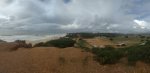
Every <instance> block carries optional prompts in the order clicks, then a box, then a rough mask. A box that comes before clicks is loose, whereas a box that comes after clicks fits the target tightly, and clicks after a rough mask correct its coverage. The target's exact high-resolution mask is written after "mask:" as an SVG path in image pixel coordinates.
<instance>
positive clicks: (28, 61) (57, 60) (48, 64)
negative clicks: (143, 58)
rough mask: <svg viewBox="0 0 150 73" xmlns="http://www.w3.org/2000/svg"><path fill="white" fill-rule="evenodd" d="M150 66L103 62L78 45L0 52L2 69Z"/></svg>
mask: <svg viewBox="0 0 150 73" xmlns="http://www.w3.org/2000/svg"><path fill="white" fill-rule="evenodd" d="M149 69H150V67H149V66H148V65H146V64H143V63H138V64H137V66H136V67H131V66H127V65H126V64H123V63H118V64H114V65H105V66H103V65H100V64H99V63H97V62H95V61H94V60H93V55H92V54H91V53H88V52H83V51H82V50H81V49H78V48H72V47H70V48H65V49H59V48H54V47H47V48H45V47H38V48H32V49H24V48H20V49H18V50H16V51H11V52H0V73H150V70H149Z"/></svg>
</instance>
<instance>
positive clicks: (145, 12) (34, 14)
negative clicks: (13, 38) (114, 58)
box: [0, 0, 150, 34]
mask: <svg viewBox="0 0 150 73" xmlns="http://www.w3.org/2000/svg"><path fill="white" fill-rule="evenodd" d="M149 6H150V1H149V0H1V2H0V28H1V32H0V34H10V33H11V34H49V33H59V32H60V33H63V32H83V31H87V32H123V33H129V32H147V31H148V30H149V29H150V26H149V22H150V14H149V13H150V10H149ZM10 29H11V30H10ZM4 31H5V32H4Z"/></svg>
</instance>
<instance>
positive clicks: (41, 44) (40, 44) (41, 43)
mask: <svg viewBox="0 0 150 73" xmlns="http://www.w3.org/2000/svg"><path fill="white" fill-rule="evenodd" d="M41 46H45V44H44V43H43V42H40V43H37V44H35V45H34V47H41Z"/></svg>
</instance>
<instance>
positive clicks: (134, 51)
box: [127, 45, 150, 64]
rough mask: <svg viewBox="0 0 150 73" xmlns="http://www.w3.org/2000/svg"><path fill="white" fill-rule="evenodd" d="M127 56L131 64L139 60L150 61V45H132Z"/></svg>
mask: <svg viewBox="0 0 150 73" xmlns="http://www.w3.org/2000/svg"><path fill="white" fill-rule="evenodd" d="M127 57H128V62H129V64H135V63H136V62H137V61H143V62H145V63H150V47H148V46H146V45H145V46H136V47H131V48H130V49H128V56H127Z"/></svg>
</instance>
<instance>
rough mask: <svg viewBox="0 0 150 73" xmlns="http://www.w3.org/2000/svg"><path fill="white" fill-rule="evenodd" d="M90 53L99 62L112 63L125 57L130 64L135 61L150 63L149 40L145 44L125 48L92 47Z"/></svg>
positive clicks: (133, 63)
mask: <svg viewBox="0 0 150 73" xmlns="http://www.w3.org/2000/svg"><path fill="white" fill-rule="evenodd" d="M92 53H93V54H94V55H95V60H96V61H98V62H99V63H100V64H114V63H117V62H118V61H119V60H120V59H121V58H123V57H125V58H127V60H128V63H129V64H130V65H135V64H136V62H137V61H142V62H145V63H150V41H147V42H146V43H145V45H135V46H131V47H127V48H118V49H115V48H112V47H105V48H93V49H92Z"/></svg>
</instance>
